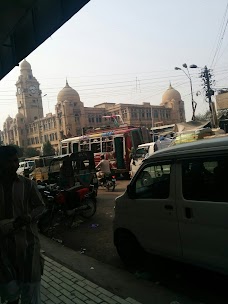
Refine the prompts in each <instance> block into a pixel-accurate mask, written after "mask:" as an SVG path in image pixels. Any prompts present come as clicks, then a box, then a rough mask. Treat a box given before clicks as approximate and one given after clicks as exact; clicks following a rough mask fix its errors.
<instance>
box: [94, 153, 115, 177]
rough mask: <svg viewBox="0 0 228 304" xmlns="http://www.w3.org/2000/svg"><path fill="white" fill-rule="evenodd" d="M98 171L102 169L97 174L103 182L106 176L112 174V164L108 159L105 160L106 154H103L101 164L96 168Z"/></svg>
mask: <svg viewBox="0 0 228 304" xmlns="http://www.w3.org/2000/svg"><path fill="white" fill-rule="evenodd" d="M96 169H100V170H99V171H98V172H97V177H98V179H99V180H103V178H104V176H105V175H110V174H111V170H110V162H109V160H108V159H105V156H104V154H101V160H100V162H99V164H98V165H97V166H96Z"/></svg>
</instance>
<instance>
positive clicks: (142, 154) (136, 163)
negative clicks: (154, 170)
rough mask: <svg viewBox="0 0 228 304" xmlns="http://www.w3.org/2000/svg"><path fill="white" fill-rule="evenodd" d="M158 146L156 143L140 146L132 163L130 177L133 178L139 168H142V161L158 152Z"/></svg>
mask: <svg viewBox="0 0 228 304" xmlns="http://www.w3.org/2000/svg"><path fill="white" fill-rule="evenodd" d="M157 150H158V148H157V144H156V143H155V142H150V143H146V144H141V145H138V148H137V149H136V152H135V153H134V155H133V156H132V159H131V162H130V177H131V178H132V177H133V176H134V175H135V173H136V171H137V170H138V168H139V167H140V166H141V164H142V161H143V160H144V159H145V158H147V157H148V156H150V155H152V154H153V153H154V152H155V151H157Z"/></svg>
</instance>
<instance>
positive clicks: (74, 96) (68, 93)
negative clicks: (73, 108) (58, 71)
mask: <svg viewBox="0 0 228 304" xmlns="http://www.w3.org/2000/svg"><path fill="white" fill-rule="evenodd" d="M66 100H67V101H73V102H80V96H79V94H78V92H77V91H75V90H74V89H72V88H71V87H70V86H69V84H68V82H67V81H66V85H65V87H64V88H63V89H62V90H61V91H60V92H59V94H58V96H57V101H58V102H64V101H66Z"/></svg>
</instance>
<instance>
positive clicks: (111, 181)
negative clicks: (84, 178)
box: [98, 173, 116, 192]
mask: <svg viewBox="0 0 228 304" xmlns="http://www.w3.org/2000/svg"><path fill="white" fill-rule="evenodd" d="M98 187H105V188H106V189H107V190H108V191H110V190H111V191H112V192H113V191H114V190H115V188H116V176H115V175H114V174H113V173H110V174H105V175H104V176H103V177H102V178H98Z"/></svg>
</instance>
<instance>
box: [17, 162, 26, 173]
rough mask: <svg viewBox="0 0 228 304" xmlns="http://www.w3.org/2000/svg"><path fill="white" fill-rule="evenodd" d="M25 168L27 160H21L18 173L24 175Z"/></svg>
mask: <svg viewBox="0 0 228 304" xmlns="http://www.w3.org/2000/svg"><path fill="white" fill-rule="evenodd" d="M24 168H25V162H20V163H19V167H18V169H17V174H18V175H23V173H24Z"/></svg>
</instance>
